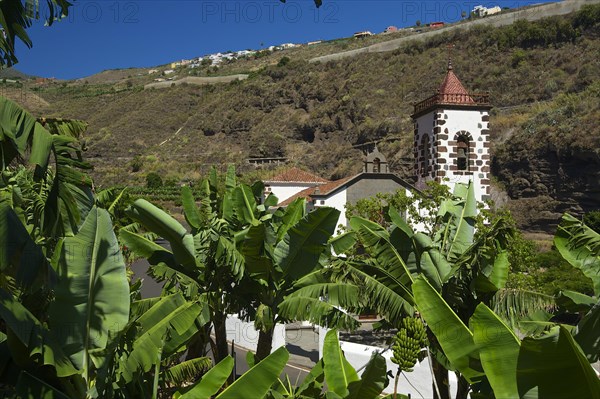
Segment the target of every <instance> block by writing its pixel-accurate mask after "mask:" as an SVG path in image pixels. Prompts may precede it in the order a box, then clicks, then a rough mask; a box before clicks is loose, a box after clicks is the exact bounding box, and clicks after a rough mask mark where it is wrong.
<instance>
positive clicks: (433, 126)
mask: <svg viewBox="0 0 600 399" xmlns="http://www.w3.org/2000/svg"><path fill="white" fill-rule="evenodd" d="M491 109H492V106H491V104H490V102H489V94H488V93H469V92H468V91H467V90H466V89H465V87H464V86H463V85H462V83H461V82H460V80H459V79H458V77H457V76H456V74H455V73H454V70H453V67H452V62H448V70H447V72H446V77H445V78H444V81H443V82H442V84H441V85H440V87H439V89H438V90H437V92H436V93H435V94H434V95H433V96H431V97H429V98H427V99H425V100H423V101H421V102H418V103H416V104H415V105H414V112H413V114H412V115H411V117H412V119H413V122H414V147H413V154H414V172H415V181H416V187H417V188H424V187H425V183H426V182H427V181H430V180H435V181H437V182H439V183H442V184H445V185H447V186H448V187H449V188H450V190H451V191H452V190H453V189H454V185H455V184H456V183H465V184H466V183H468V182H469V181H471V182H473V184H474V187H475V198H476V199H477V201H484V200H486V199H489V194H490V179H489V176H490V154H489V148H490V142H489V120H490V116H489V112H490V110H491Z"/></svg>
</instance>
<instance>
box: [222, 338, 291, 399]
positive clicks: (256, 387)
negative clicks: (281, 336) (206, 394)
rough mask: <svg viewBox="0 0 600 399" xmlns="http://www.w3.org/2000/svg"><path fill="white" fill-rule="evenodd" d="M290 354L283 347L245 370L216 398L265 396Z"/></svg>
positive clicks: (258, 398)
mask: <svg viewBox="0 0 600 399" xmlns="http://www.w3.org/2000/svg"><path fill="white" fill-rule="evenodd" d="M289 357H290V355H289V353H288V351H287V350H286V349H285V348H284V347H281V348H279V349H277V350H276V351H275V352H273V353H271V354H270V355H269V356H267V357H266V358H264V359H263V360H262V361H261V362H260V363H258V364H256V365H255V366H254V367H252V368H251V369H250V370H248V371H247V372H245V373H244V374H243V375H242V376H241V377H240V378H238V379H237V380H235V382H234V383H233V384H231V385H230V386H228V387H227V388H225V390H224V391H223V392H221V393H220V394H219V395H217V397H216V399H239V398H253V399H254V398H256V399H261V398H264V397H265V395H266V394H267V392H268V391H269V388H270V387H271V385H273V383H274V382H275V381H277V379H278V378H279V375H280V374H281V372H282V371H283V368H284V367H285V365H286V363H287V361H288V359H289Z"/></svg>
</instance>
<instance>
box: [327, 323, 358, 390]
mask: <svg viewBox="0 0 600 399" xmlns="http://www.w3.org/2000/svg"><path fill="white" fill-rule="evenodd" d="M337 334H338V332H337V330H329V331H327V335H325V341H324V343H323V368H324V370H325V382H326V383H327V387H328V389H329V391H330V392H333V393H335V394H337V395H339V396H341V397H346V396H348V395H349V394H350V390H349V389H348V388H349V385H350V384H351V383H354V382H358V381H360V378H359V377H358V374H357V373H356V370H354V368H353V367H352V366H351V365H350V363H348V361H347V360H346V357H345V356H344V353H343V352H342V348H341V347H340V342H339V340H338V337H337Z"/></svg>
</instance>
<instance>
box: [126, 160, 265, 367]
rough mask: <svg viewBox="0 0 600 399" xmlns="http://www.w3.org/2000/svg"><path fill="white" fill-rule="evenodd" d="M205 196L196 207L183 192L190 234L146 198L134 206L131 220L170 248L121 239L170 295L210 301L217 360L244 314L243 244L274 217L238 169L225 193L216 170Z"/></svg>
mask: <svg viewBox="0 0 600 399" xmlns="http://www.w3.org/2000/svg"><path fill="white" fill-rule="evenodd" d="M255 191H256V190H255ZM200 193H201V198H200V199H199V204H196V201H195V199H194V196H193V194H192V191H191V189H190V188H189V187H184V188H183V189H182V202H183V209H184V216H185V219H186V221H187V224H188V226H189V228H190V230H191V231H190V232H188V229H187V228H186V227H184V226H183V225H182V224H181V223H179V222H178V221H177V220H175V219H174V218H173V217H171V216H170V215H168V214H167V213H166V212H164V211H163V210H161V209H159V208H158V207H156V206H154V205H152V204H150V203H149V202H147V201H145V200H137V201H135V202H134V203H133V205H132V206H131V207H130V210H129V211H128V214H129V216H130V217H132V218H133V219H134V220H136V221H137V222H139V223H140V224H141V225H142V226H143V227H144V228H145V229H146V230H147V231H150V232H152V233H154V234H156V235H157V236H159V237H162V238H164V239H166V240H167V241H168V242H169V244H170V249H165V248H163V247H161V246H159V245H157V244H155V243H154V242H153V241H151V240H149V239H147V238H146V237H144V236H142V235H141V234H137V233H133V232H131V231H127V230H121V231H120V238H121V240H122V241H123V242H124V243H125V244H126V245H127V247H128V248H129V249H130V250H131V251H132V252H133V253H135V254H137V255H138V256H142V257H144V258H146V259H147V260H148V262H149V263H150V265H151V269H150V272H151V273H152V275H153V276H154V277H155V278H156V279H157V280H159V281H164V282H166V284H165V288H164V291H165V293H166V292H174V291H176V290H180V289H183V290H184V293H185V295H186V298H187V299H190V300H197V299H198V298H199V296H202V298H203V300H204V301H206V302H207V303H208V306H209V311H210V314H211V316H210V320H211V323H212V325H213V327H214V330H215V344H214V346H213V352H214V353H215V360H216V361H217V362H218V361H220V360H222V359H224V358H225V357H226V355H227V353H228V347H227V341H226V330H225V319H226V316H227V314H228V313H236V312H237V311H239V309H240V305H239V303H240V302H243V301H245V298H244V297H243V296H242V295H241V293H242V291H241V290H240V288H239V285H240V281H241V279H242V276H243V275H244V273H245V260H244V256H243V255H242V254H241V252H240V251H239V249H238V244H239V243H240V242H241V241H242V240H243V239H244V237H245V235H246V234H247V231H248V230H249V228H250V226H251V225H252V223H258V221H259V219H260V218H261V217H270V214H269V215H266V212H265V211H264V205H257V204H256V200H255V198H256V195H255V193H254V191H252V188H251V187H248V186H246V185H244V184H240V183H238V182H237V179H236V176H235V169H234V168H233V167H230V168H229V169H228V172H227V175H226V176H225V188H224V190H221V189H220V187H219V182H218V178H217V174H216V171H215V170H214V169H213V170H212V171H211V173H210V175H209V177H208V178H207V179H205V180H203V181H202V183H201V185H200ZM261 209H262V211H261ZM261 212H262V216H261V215H259V213H261ZM206 336H207V334H205V333H199V334H198V336H197V337H195V340H203V339H206ZM195 346H198V347H204V346H205V345H204V344H202V343H199V344H198V345H195Z"/></svg>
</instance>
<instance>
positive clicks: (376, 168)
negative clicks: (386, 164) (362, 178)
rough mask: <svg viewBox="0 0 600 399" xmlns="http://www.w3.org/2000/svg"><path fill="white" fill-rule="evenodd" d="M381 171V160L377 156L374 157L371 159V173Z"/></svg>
mask: <svg viewBox="0 0 600 399" xmlns="http://www.w3.org/2000/svg"><path fill="white" fill-rule="evenodd" d="M379 172H381V160H379V158H375V159H374V160H373V173H379Z"/></svg>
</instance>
